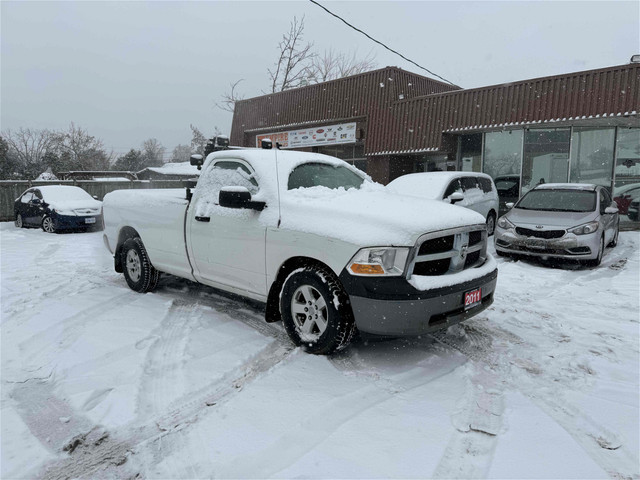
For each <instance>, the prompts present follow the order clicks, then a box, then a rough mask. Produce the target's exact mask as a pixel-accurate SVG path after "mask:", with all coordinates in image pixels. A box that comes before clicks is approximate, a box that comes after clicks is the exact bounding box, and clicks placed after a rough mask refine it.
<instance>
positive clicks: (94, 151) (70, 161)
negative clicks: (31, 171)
mask: <svg viewBox="0 0 640 480" xmlns="http://www.w3.org/2000/svg"><path fill="white" fill-rule="evenodd" d="M55 139H56V153H57V154H58V155H59V157H60V161H61V166H62V168H65V169H68V170H107V169H108V168H109V164H110V163H111V155H110V154H108V153H107V151H106V150H105V147H104V144H103V143H102V140H99V139H97V138H96V137H94V136H93V135H89V132H87V131H86V130H84V129H83V128H82V127H78V126H76V125H75V123H73V122H71V124H70V125H69V129H68V130H67V131H66V132H56V133H55ZM54 170H55V169H54Z"/></svg>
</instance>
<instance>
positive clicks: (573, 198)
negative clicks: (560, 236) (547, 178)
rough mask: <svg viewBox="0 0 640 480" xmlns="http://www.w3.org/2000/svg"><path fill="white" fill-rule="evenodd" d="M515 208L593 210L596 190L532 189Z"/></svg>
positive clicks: (563, 210) (568, 210)
mask: <svg viewBox="0 0 640 480" xmlns="http://www.w3.org/2000/svg"><path fill="white" fill-rule="evenodd" d="M515 208H519V209H522V210H542V211H550V212H593V211H594V210H595V209H596V192H593V191H589V190H567V189H558V190H550V189H540V190H531V191H530V192H529V193H527V194H526V195H525V196H524V197H522V199H521V200H520V201H519V202H518V204H517V205H516V206H515Z"/></svg>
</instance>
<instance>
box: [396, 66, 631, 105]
mask: <svg viewBox="0 0 640 480" xmlns="http://www.w3.org/2000/svg"><path fill="white" fill-rule="evenodd" d="M629 67H631V68H640V63H625V64H622V65H613V66H610V67H602V68H594V69H591V70H581V71H579V72H570V73H564V74H562V73H561V74H558V75H551V76H548V77H535V78H526V79H524V80H514V81H513V82H505V83H497V84H494V85H485V86H484V87H474V88H461V89H460V90H451V91H449V92H440V93H430V94H428V95H421V96H419V97H412V98H407V99H405V100H399V101H397V102H395V103H405V102H406V103H408V102H415V101H420V100H423V99H425V98H431V97H442V96H445V95H452V94H460V93H465V92H476V91H479V90H485V89H491V88H499V87H509V86H511V85H517V84H522V83H528V82H537V81H541V80H555V79H558V78H569V77H573V76H577V75H584V74H595V73H600V72H606V71H611V70H617V69H620V68H629Z"/></svg>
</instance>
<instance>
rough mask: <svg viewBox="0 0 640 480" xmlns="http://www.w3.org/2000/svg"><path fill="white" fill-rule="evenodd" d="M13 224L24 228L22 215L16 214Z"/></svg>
mask: <svg viewBox="0 0 640 480" xmlns="http://www.w3.org/2000/svg"><path fill="white" fill-rule="evenodd" d="M15 224H16V227H18V228H24V222H23V221H22V215H20V214H17V215H16V222H15Z"/></svg>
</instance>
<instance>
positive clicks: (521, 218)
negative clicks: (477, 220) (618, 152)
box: [494, 183, 620, 266]
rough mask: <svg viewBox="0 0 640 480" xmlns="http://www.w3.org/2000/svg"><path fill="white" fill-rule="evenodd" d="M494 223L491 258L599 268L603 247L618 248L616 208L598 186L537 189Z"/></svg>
mask: <svg viewBox="0 0 640 480" xmlns="http://www.w3.org/2000/svg"><path fill="white" fill-rule="evenodd" d="M509 206H511V207H512V208H511V209H510V210H509V212H507V213H506V214H505V215H503V216H502V217H500V218H499V219H498V223H497V226H496V233H495V237H494V242H495V246H496V253H497V254H498V255H500V256H506V255H515V254H518V255H531V256H535V257H543V258H561V259H578V260H581V261H583V262H584V263H585V264H587V265H590V266H597V265H600V262H601V261H602V255H603V253H604V249H605V246H610V247H615V246H616V244H617V242H618V231H619V224H620V221H619V218H618V207H617V205H616V204H615V202H613V201H612V199H611V195H610V194H609V191H608V190H607V189H606V188H604V187H601V186H597V185H588V184H577V183H548V184H542V185H538V186H536V187H535V188H534V189H532V190H530V191H529V192H528V193H527V194H526V195H524V196H523V197H522V198H521V199H520V200H519V201H518V203H516V204H515V205H513V204H509Z"/></svg>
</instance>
